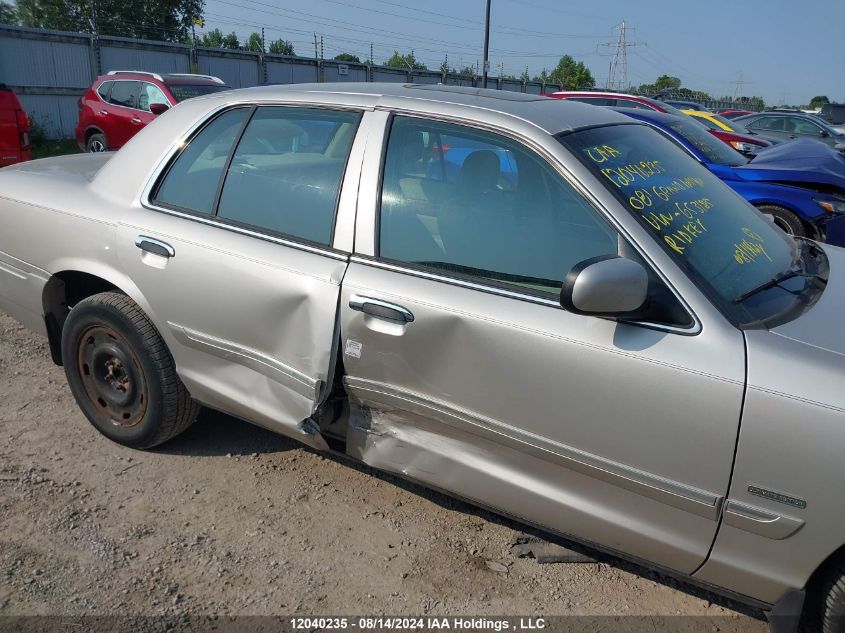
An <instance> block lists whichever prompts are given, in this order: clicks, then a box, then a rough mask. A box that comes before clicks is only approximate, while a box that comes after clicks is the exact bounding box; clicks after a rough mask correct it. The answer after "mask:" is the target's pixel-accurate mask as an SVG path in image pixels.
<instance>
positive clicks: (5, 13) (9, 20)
mask: <svg viewBox="0 0 845 633" xmlns="http://www.w3.org/2000/svg"><path fill="white" fill-rule="evenodd" d="M17 22H18V12H17V11H16V10H15V7H13V6H12V5H11V4H9V3H7V2H2V0H0V24H17Z"/></svg>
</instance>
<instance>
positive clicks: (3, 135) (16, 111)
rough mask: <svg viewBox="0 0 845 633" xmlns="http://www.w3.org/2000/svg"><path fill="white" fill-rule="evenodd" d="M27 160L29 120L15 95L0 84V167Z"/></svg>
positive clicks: (28, 154)
mask: <svg viewBox="0 0 845 633" xmlns="http://www.w3.org/2000/svg"><path fill="white" fill-rule="evenodd" d="M29 159H30V150H29V119H28V118H27V116H26V112H24V111H23V107H22V106H21V102H20V101H18V98H17V97H16V96H15V93H14V92H12V91H11V89H10V88H7V87H6V86H5V84H0V167H5V166H6V165H14V164H15V163H20V162H23V161H25V160H29Z"/></svg>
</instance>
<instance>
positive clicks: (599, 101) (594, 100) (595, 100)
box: [570, 97, 616, 106]
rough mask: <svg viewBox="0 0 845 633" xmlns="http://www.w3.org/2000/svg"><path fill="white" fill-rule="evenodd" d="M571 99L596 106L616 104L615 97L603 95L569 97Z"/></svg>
mask: <svg viewBox="0 0 845 633" xmlns="http://www.w3.org/2000/svg"><path fill="white" fill-rule="evenodd" d="M570 98H571V100H572V101H580V102H581V103H589V104H590V105H597V106H612V105H616V99H605V98H603V97H570Z"/></svg>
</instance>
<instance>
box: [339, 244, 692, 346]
mask: <svg viewBox="0 0 845 633" xmlns="http://www.w3.org/2000/svg"><path fill="white" fill-rule="evenodd" d="M350 263H356V264H363V265H364V266H372V267H373V268H381V269H383V270H389V271H391V272H396V273H402V274H405V275H412V276H414V277H421V278H423V279H431V280H432V281H439V282H441V283H446V284H451V285H453V286H460V287H461V288H468V289H470V290H478V291H479V292H486V293H488V294H492V295H498V296H500V297H507V298H509V299H517V300H519V301H527V302H528V303H536V304H538V305H542V306H547V307H549V308H556V309H558V310H563V308H562V307H561V305H560V302H559V301H555V300H554V299H548V298H545V297H538V296H537V295H530V294H523V293H521V292H516V291H514V290H507V289H505V288H500V287H498V286H490V285H486V284H482V283H477V282H473V281H469V280H466V279H461V278H459V277H449V276H448V275H439V274H437V273H434V272H428V271H425V270H420V269H418V268H412V267H409V266H402V265H401V264H397V263H388V262H386V261H384V260H381V259H376V258H373V257H363V256H361V255H353V256H352V257H351V258H350ZM684 305H686V304H684ZM690 314H692V312H690ZM626 323H629V324H630V325H639V326H641V327H647V328H649V329H652V330H660V331H663V332H669V333H671V334H681V335H683V336H695V335H696V334H699V333H700V332H701V324H700V322H699V321H698V320H697V319H695V318H694V323H693V326H692V327H689V328H682V327H676V326H673V325H666V324H665V323H651V322H648V321H626Z"/></svg>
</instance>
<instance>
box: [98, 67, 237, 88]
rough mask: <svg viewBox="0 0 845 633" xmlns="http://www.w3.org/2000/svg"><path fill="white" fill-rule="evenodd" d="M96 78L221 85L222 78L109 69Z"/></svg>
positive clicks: (173, 83) (174, 83) (222, 83)
mask: <svg viewBox="0 0 845 633" xmlns="http://www.w3.org/2000/svg"><path fill="white" fill-rule="evenodd" d="M97 79H102V80H105V81H114V80H116V79H131V80H147V81H149V80H151V79H156V80H158V81H160V82H162V83H165V84H172V85H179V84H182V85H203V86H223V85H225V84H224V82H223V80H222V79H220V78H219V77H214V76H212V75H197V74H192V73H153V72H147V71H144V70H110V71H109V72H107V73H105V74H104V75H100V76H99V77H98V78H97Z"/></svg>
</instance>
